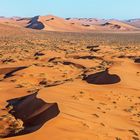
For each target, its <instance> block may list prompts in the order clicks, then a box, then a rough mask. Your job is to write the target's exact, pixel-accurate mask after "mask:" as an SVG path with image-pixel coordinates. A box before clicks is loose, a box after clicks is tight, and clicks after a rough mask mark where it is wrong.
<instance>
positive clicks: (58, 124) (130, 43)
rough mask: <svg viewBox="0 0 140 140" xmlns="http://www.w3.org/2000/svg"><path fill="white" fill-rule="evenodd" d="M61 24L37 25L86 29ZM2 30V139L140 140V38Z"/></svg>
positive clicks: (51, 21) (50, 21)
mask: <svg viewBox="0 0 140 140" xmlns="http://www.w3.org/2000/svg"><path fill="white" fill-rule="evenodd" d="M53 18H54V19H52V16H49V17H47V18H46V16H45V17H37V18H36V19H35V21H34V22H35V23H36V20H37V21H39V22H42V23H43V24H44V23H45V24H44V28H43V30H46V29H47V28H49V29H50V30H52V29H53V30H57V31H58V30H61V31H65V30H69V31H70V30H71V29H74V28H77V26H78V27H79V24H80V23H77V24H76V25H72V27H71V24H70V22H71V21H67V22H65V21H64V19H61V18H60V19H59V18H57V17H53ZM16 20H17V19H16ZM21 20H22V19H21ZM23 20H27V19H23ZM46 20H47V21H46ZM60 21H61V22H60ZM63 21H64V22H63ZM34 22H33V19H32V20H31V21H30V22H29V20H28V24H31V23H34ZM54 23H57V25H55V24H54ZM64 23H65V25H64ZM105 23H106V22H105ZM105 23H104V24H105ZM52 24H53V26H52ZM112 24H113V26H114V25H115V24H121V23H120V22H119V23H118V22H112ZM60 25H61V26H63V27H64V28H63V29H62V28H61V29H60ZM69 25H70V26H69ZM35 26H36V24H35ZM35 26H34V27H35ZM37 26H38V25H37ZM80 26H81V25H80ZM96 26H103V25H96ZM104 26H108V24H105V25H104ZM111 26H112V25H111ZM121 26H126V25H125V24H121ZM84 28H89V27H84ZM102 28H104V27H102ZM105 28H106V27H105ZM107 28H108V27H107ZM109 28H110V25H109ZM126 28H131V27H130V26H127V27H126ZM1 29H2V30H1V32H0V41H1V43H0V65H1V66H0V76H1V78H0V139H2V138H5V139H7V140H19V139H21V140H31V139H34V140H39V139H41V140H46V139H51V140H58V139H61V140H69V139H71V140H93V139H94V140H138V139H140V119H139V118H140V114H139V112H140V95H139V92H140V85H139V83H140V63H139V58H140V34H139V33H138V32H137V33H135V32H133V33H131V32H129V33H128V32H126V33H124V32H123V33H116V32H115V33H112V32H111V33H104V32H102V33H91V32H90V33H64V32H46V31H42V30H31V29H28V28H23V27H21V26H20V27H19V26H18V27H17V26H16V27H15V26H12V25H10V26H9V25H7V24H2V26H1ZM78 29H79V28H78ZM8 30H9V31H8ZM13 31H14V32H13ZM114 31H116V30H114Z"/></svg>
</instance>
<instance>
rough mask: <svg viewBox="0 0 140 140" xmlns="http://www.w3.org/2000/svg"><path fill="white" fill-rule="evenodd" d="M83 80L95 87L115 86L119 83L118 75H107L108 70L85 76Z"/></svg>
mask: <svg viewBox="0 0 140 140" xmlns="http://www.w3.org/2000/svg"><path fill="white" fill-rule="evenodd" d="M83 80H86V81H87V82H88V83H90V84H96V85H106V84H115V83H119V82H120V81H121V79H120V77H119V76H118V75H116V74H109V71H108V69H106V70H105V71H102V72H98V73H95V74H91V75H88V76H85V77H84V79H83Z"/></svg>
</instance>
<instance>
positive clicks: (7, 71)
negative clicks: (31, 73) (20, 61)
mask: <svg viewBox="0 0 140 140" xmlns="http://www.w3.org/2000/svg"><path fill="white" fill-rule="evenodd" d="M25 68H27V66H21V67H7V68H0V75H3V78H8V77H11V76H12V74H13V73H15V72H17V71H19V70H22V69H25Z"/></svg>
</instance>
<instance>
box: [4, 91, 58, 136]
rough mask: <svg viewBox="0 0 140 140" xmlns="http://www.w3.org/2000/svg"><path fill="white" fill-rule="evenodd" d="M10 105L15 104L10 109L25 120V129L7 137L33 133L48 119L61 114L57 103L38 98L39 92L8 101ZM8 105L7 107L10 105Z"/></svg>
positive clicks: (18, 117) (17, 116) (14, 114)
mask: <svg viewBox="0 0 140 140" xmlns="http://www.w3.org/2000/svg"><path fill="white" fill-rule="evenodd" d="M7 102H8V103H9V104H8V106H13V109H11V110H10V111H9V113H10V114H12V115H13V116H15V118H17V119H21V120H22V121H23V125H24V129H23V130H22V131H20V132H19V133H17V134H10V135H9V136H7V137H12V136H19V135H24V134H28V133H32V132H34V131H37V130H38V129H40V128H41V127H42V126H43V125H44V124H45V123H46V122H47V121H49V120H50V119H52V118H54V117H56V116H57V115H58V114H59V112H60V111H59V108H58V105H57V103H46V102H44V101H43V100H42V99H39V98H37V93H34V94H31V95H28V96H25V97H21V98H16V99H12V100H8V101H7ZM8 106H7V107H8Z"/></svg>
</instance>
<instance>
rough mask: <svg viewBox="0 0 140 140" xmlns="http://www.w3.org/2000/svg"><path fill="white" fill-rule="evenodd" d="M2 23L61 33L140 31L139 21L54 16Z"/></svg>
mask: <svg viewBox="0 0 140 140" xmlns="http://www.w3.org/2000/svg"><path fill="white" fill-rule="evenodd" d="M0 23H1V24H4V25H8V26H14V27H22V28H23V27H24V28H25V27H26V28H29V29H37V30H46V31H61V32H94V31H138V30H139V20H128V21H121V20H111V19H110V20H106V19H96V18H66V19H64V18H60V17H57V16H53V15H48V16H35V17H32V18H20V17H13V18H5V17H2V18H0Z"/></svg>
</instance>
